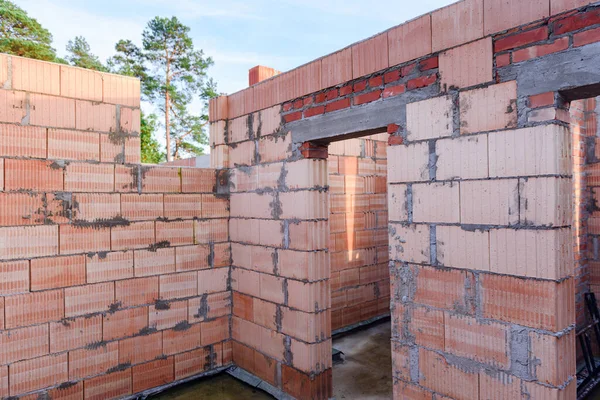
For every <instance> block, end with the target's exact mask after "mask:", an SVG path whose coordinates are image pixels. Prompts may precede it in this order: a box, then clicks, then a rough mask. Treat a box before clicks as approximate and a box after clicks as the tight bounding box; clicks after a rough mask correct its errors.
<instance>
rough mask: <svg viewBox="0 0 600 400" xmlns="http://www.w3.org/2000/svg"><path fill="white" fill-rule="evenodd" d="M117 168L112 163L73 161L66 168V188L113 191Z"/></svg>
mask: <svg viewBox="0 0 600 400" xmlns="http://www.w3.org/2000/svg"><path fill="white" fill-rule="evenodd" d="M114 189H115V168H114V166H113V165H111V164H82V163H71V164H69V165H67V166H66V168H65V190H67V191H73V192H112V191H113V190H114Z"/></svg>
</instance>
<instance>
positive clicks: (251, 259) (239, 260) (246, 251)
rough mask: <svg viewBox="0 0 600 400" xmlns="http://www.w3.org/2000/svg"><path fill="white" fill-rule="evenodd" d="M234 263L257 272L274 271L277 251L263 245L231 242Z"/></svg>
mask: <svg viewBox="0 0 600 400" xmlns="http://www.w3.org/2000/svg"><path fill="white" fill-rule="evenodd" d="M231 255H232V262H233V265H235V266H237V267H242V268H246V269H249V270H254V271H257V272H264V273H274V272H273V271H274V270H275V266H274V261H273V260H274V257H275V251H274V250H273V249H269V248H266V247H262V246H249V245H243V244H238V243H232V244H231Z"/></svg>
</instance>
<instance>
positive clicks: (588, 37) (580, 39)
mask: <svg viewBox="0 0 600 400" xmlns="http://www.w3.org/2000/svg"><path fill="white" fill-rule="evenodd" d="M598 41H600V29H599V28H596V29H590V30H587V31H584V32H579V33H576V34H575V35H573V47H579V46H585V45H586V44H590V43H595V42H598Z"/></svg>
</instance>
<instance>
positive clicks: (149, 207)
mask: <svg viewBox="0 0 600 400" xmlns="http://www.w3.org/2000/svg"><path fill="white" fill-rule="evenodd" d="M163 207H164V206H163V195H162V194H122V195H121V214H122V215H123V218H125V219H128V220H132V221H135V220H154V219H158V218H160V217H162V216H163V215H164V212H163Z"/></svg>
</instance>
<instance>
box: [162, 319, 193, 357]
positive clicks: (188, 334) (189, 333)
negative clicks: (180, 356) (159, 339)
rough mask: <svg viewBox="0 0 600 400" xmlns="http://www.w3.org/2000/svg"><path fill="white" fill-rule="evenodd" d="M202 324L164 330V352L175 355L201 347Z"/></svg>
mask: <svg viewBox="0 0 600 400" xmlns="http://www.w3.org/2000/svg"><path fill="white" fill-rule="evenodd" d="M200 326H201V324H194V325H190V326H189V327H186V329H184V330H181V329H169V330H166V331H163V353H164V354H166V355H173V354H177V353H183V352H184V351H188V350H193V349H196V348H198V347H200V346H201V345H200V338H201V336H200V334H201V327H200Z"/></svg>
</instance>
